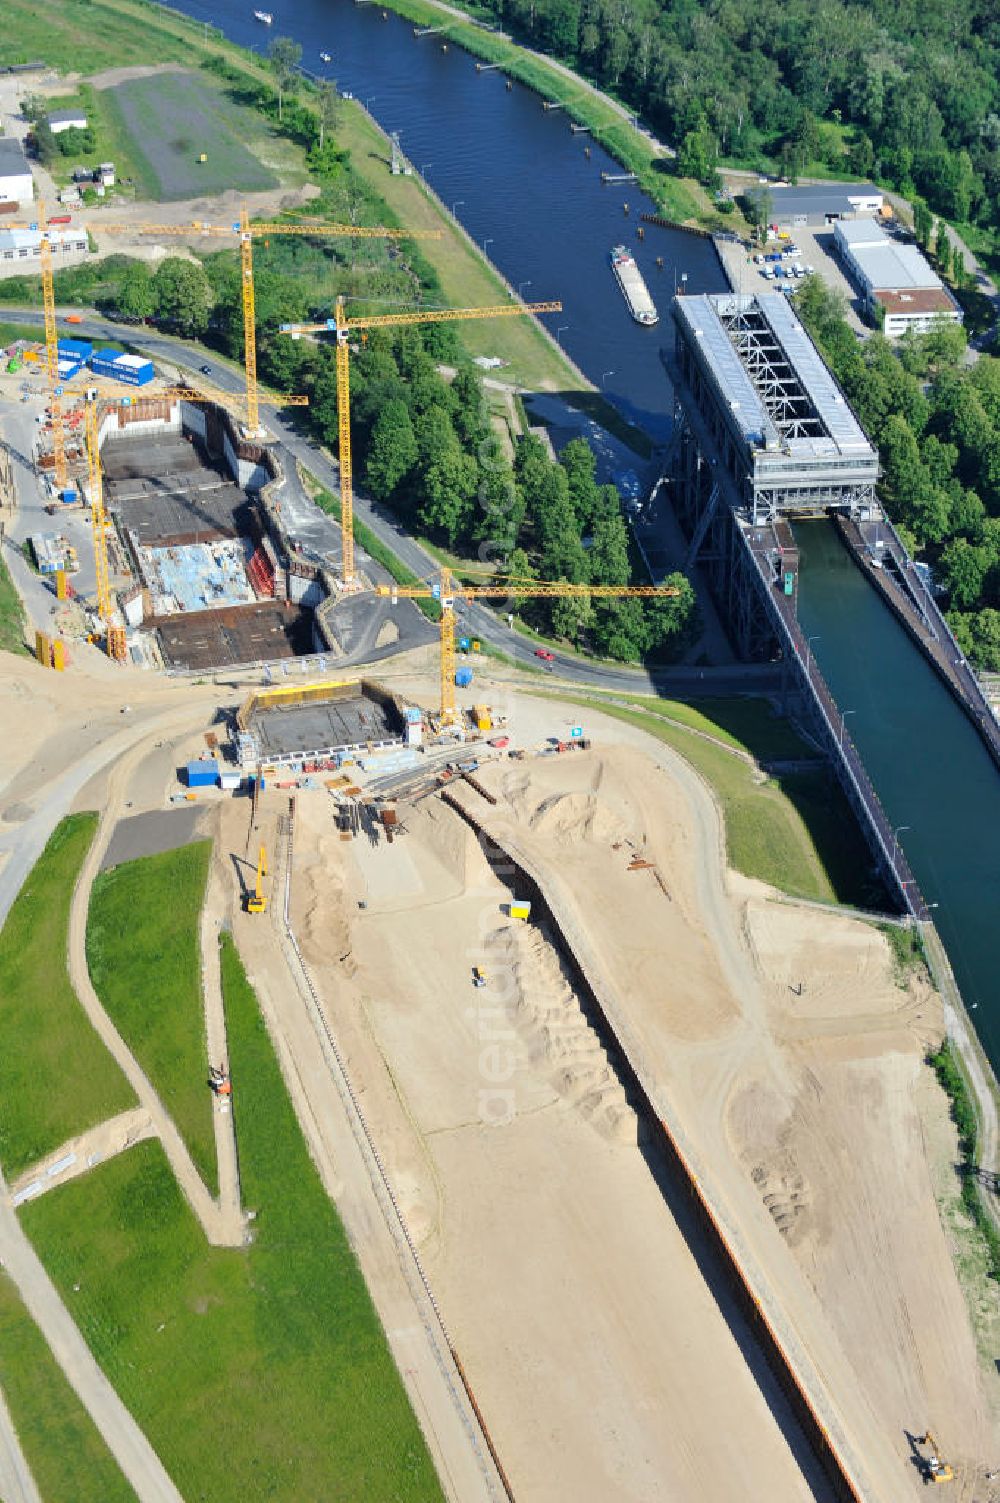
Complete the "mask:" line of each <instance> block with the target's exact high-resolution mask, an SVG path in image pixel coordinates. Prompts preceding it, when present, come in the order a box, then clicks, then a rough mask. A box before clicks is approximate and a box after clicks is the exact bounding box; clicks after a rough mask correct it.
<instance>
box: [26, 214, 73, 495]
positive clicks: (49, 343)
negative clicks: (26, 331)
mask: <svg viewBox="0 0 1000 1503" xmlns="http://www.w3.org/2000/svg"><path fill="white" fill-rule="evenodd" d="M22 228H29V229H32V230H39V231H40V232H41V237H42V239H41V244H40V246H39V260H40V261H41V269H42V307H43V309H44V313H45V370H46V374H47V376H48V380H49V409H50V411H51V413H52V458H53V465H54V471H55V484H56V490H57V491H60V492H61V491H65V490H66V488H67V486H68V484H69V477H68V473H67V470H66V440H65V436H64V434H63V424H62V405H61V402H60V387H59V334H58V331H57V329H56V300H55V290H54V287H53V282H52V245H51V242H50V240H49V235H50V234H51V229H50V227H49V225H48V222H47V220H46V218H45V205H44V204H42V203H40V204H39V205H38V219H37V221H36V222H33V223H32V224H31V225H29V226H22Z"/></svg>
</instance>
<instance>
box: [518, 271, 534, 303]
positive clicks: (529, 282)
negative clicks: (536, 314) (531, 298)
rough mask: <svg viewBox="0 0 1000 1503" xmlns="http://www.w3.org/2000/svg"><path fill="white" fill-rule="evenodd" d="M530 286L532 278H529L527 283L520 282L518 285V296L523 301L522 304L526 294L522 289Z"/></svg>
mask: <svg viewBox="0 0 1000 1503" xmlns="http://www.w3.org/2000/svg"><path fill="white" fill-rule="evenodd" d="M530 286H531V278H530V277H528V279H527V280H526V281H524V282H518V284H517V295H518V297H519V298H520V299H521V301H522V303H523V302H524V293H523V291H522V288H524V287H530Z"/></svg>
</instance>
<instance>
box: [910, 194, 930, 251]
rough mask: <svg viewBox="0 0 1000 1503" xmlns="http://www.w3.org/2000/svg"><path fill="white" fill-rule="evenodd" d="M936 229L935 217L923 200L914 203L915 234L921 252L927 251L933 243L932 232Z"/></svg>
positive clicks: (919, 199) (916, 200)
mask: <svg viewBox="0 0 1000 1503" xmlns="http://www.w3.org/2000/svg"><path fill="white" fill-rule="evenodd" d="M933 228H934V216H933V214H932V213H931V211H930V209H929V208H928V207H927V205H926V204H925V203H924V201H923V199H922V198H918V199H915V200H914V203H913V233H914V235H915V236H916V237H917V244H918V245H919V246H920V248H921V250H927V249H928V248H929V246H930V243H931V232H932V230H933Z"/></svg>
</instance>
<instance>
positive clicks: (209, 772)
mask: <svg viewBox="0 0 1000 1503" xmlns="http://www.w3.org/2000/svg"><path fill="white" fill-rule="evenodd" d="M218 776H219V764H218V762H216V761H215V760H214V758H213V759H211V760H209V759H208V758H203V759H199V760H198V761H197V762H189V763H188V765H187V785H188V787H189V788H214V787H215V783H216V780H217V779H218Z"/></svg>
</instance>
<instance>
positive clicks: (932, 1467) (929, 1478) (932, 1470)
mask: <svg viewBox="0 0 1000 1503" xmlns="http://www.w3.org/2000/svg"><path fill="white" fill-rule="evenodd" d="M917 1445H918V1446H926V1447H927V1450H928V1453H929V1454H928V1455H927V1456H921V1461H922V1463H923V1468H924V1481H925V1482H954V1480H955V1473H954V1470H953V1469H952V1468H951V1467H950V1466H949V1465H948V1463H947V1462H946V1461H942V1460H941V1456H940V1453H939V1450H938V1443H937V1441H936V1440H935V1439H934V1437H933V1435H932V1434H931V1432H930V1431H929V1430H927V1431H926V1432H925V1433H924V1434H923V1435H921V1437H920V1439H919V1440H918V1441H917Z"/></svg>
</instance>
